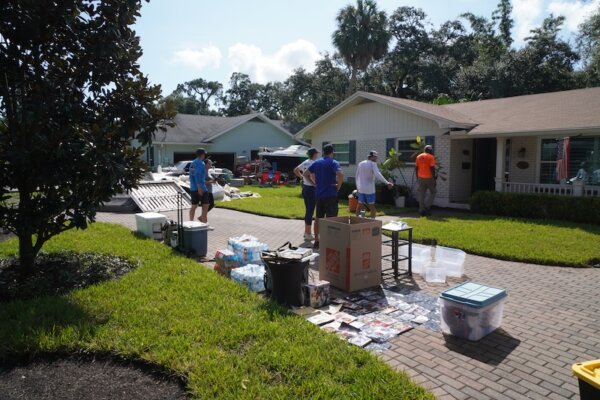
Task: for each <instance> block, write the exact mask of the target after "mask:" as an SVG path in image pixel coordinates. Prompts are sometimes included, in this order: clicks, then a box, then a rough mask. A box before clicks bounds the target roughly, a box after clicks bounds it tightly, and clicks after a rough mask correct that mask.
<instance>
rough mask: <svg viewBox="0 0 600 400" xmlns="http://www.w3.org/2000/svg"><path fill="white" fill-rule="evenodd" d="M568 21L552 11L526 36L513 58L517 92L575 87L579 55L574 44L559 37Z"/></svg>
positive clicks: (528, 92) (515, 92)
mask: <svg viewBox="0 0 600 400" xmlns="http://www.w3.org/2000/svg"><path fill="white" fill-rule="evenodd" d="M564 21H565V18H564V17H563V16H559V17H554V16H553V15H552V14H550V16H549V17H547V18H546V19H545V20H544V21H543V23H542V26H540V27H539V28H536V29H533V30H532V31H531V36H529V37H526V38H525V40H526V41H527V45H526V46H525V47H524V48H523V49H521V50H519V51H518V52H517V54H516V55H515V58H514V66H515V71H514V74H511V77H512V82H513V84H514V88H515V89H514V90H513V93H514V94H518V95H520V94H531V93H545V92H555V91H559V90H568V89H573V88H575V87H576V81H575V75H574V74H573V71H574V66H575V63H576V62H577V61H579V56H578V55H577V53H575V52H574V51H573V49H572V48H571V45H570V44H569V43H567V42H566V41H564V40H562V39H560V38H559V37H558V35H559V33H560V30H561V27H562V25H563V23H564Z"/></svg>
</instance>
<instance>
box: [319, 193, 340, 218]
mask: <svg viewBox="0 0 600 400" xmlns="http://www.w3.org/2000/svg"><path fill="white" fill-rule="evenodd" d="M337 215H338V198H337V197H324V198H317V218H323V217H337Z"/></svg>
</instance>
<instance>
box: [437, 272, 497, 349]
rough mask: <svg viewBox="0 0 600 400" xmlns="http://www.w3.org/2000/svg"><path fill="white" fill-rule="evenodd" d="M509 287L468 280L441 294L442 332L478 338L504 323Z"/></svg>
mask: <svg viewBox="0 0 600 400" xmlns="http://www.w3.org/2000/svg"><path fill="white" fill-rule="evenodd" d="M506 296H507V295H506V290H504V289H500V288H495V287H492V286H487V285H482V284H479V283H475V282H465V283H461V284H460V285H458V286H455V287H453V288H450V289H448V290H446V291H444V292H443V293H442V294H441V295H440V299H439V301H440V316H441V327H442V332H444V333H447V334H451V335H454V336H458V337H461V338H463V339H468V340H472V341H477V340H479V339H481V338H482V337H484V336H485V335H487V334H489V333H491V332H492V331H494V330H495V329H497V328H499V327H500V325H501V324H502V314H503V312H504V302H505V301H506Z"/></svg>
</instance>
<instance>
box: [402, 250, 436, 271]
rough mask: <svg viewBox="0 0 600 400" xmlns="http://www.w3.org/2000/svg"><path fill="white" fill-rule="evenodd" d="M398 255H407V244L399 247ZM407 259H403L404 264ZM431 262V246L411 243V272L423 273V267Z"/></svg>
mask: <svg viewBox="0 0 600 400" xmlns="http://www.w3.org/2000/svg"><path fill="white" fill-rule="evenodd" d="M400 255H401V256H405V257H406V256H408V246H402V247H400ZM407 263H408V261H404V262H403V264H404V266H406V265H407ZM430 264H431V247H430V246H425V245H422V244H417V243H413V245H412V272H413V274H424V273H425V268H427V267H428V266H429V265H430Z"/></svg>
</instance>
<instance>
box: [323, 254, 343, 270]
mask: <svg viewBox="0 0 600 400" xmlns="http://www.w3.org/2000/svg"><path fill="white" fill-rule="evenodd" d="M325 267H326V268H327V270H328V271H330V272H335V273H336V274H339V273H340V252H339V251H338V250H335V249H329V248H328V249H325Z"/></svg>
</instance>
